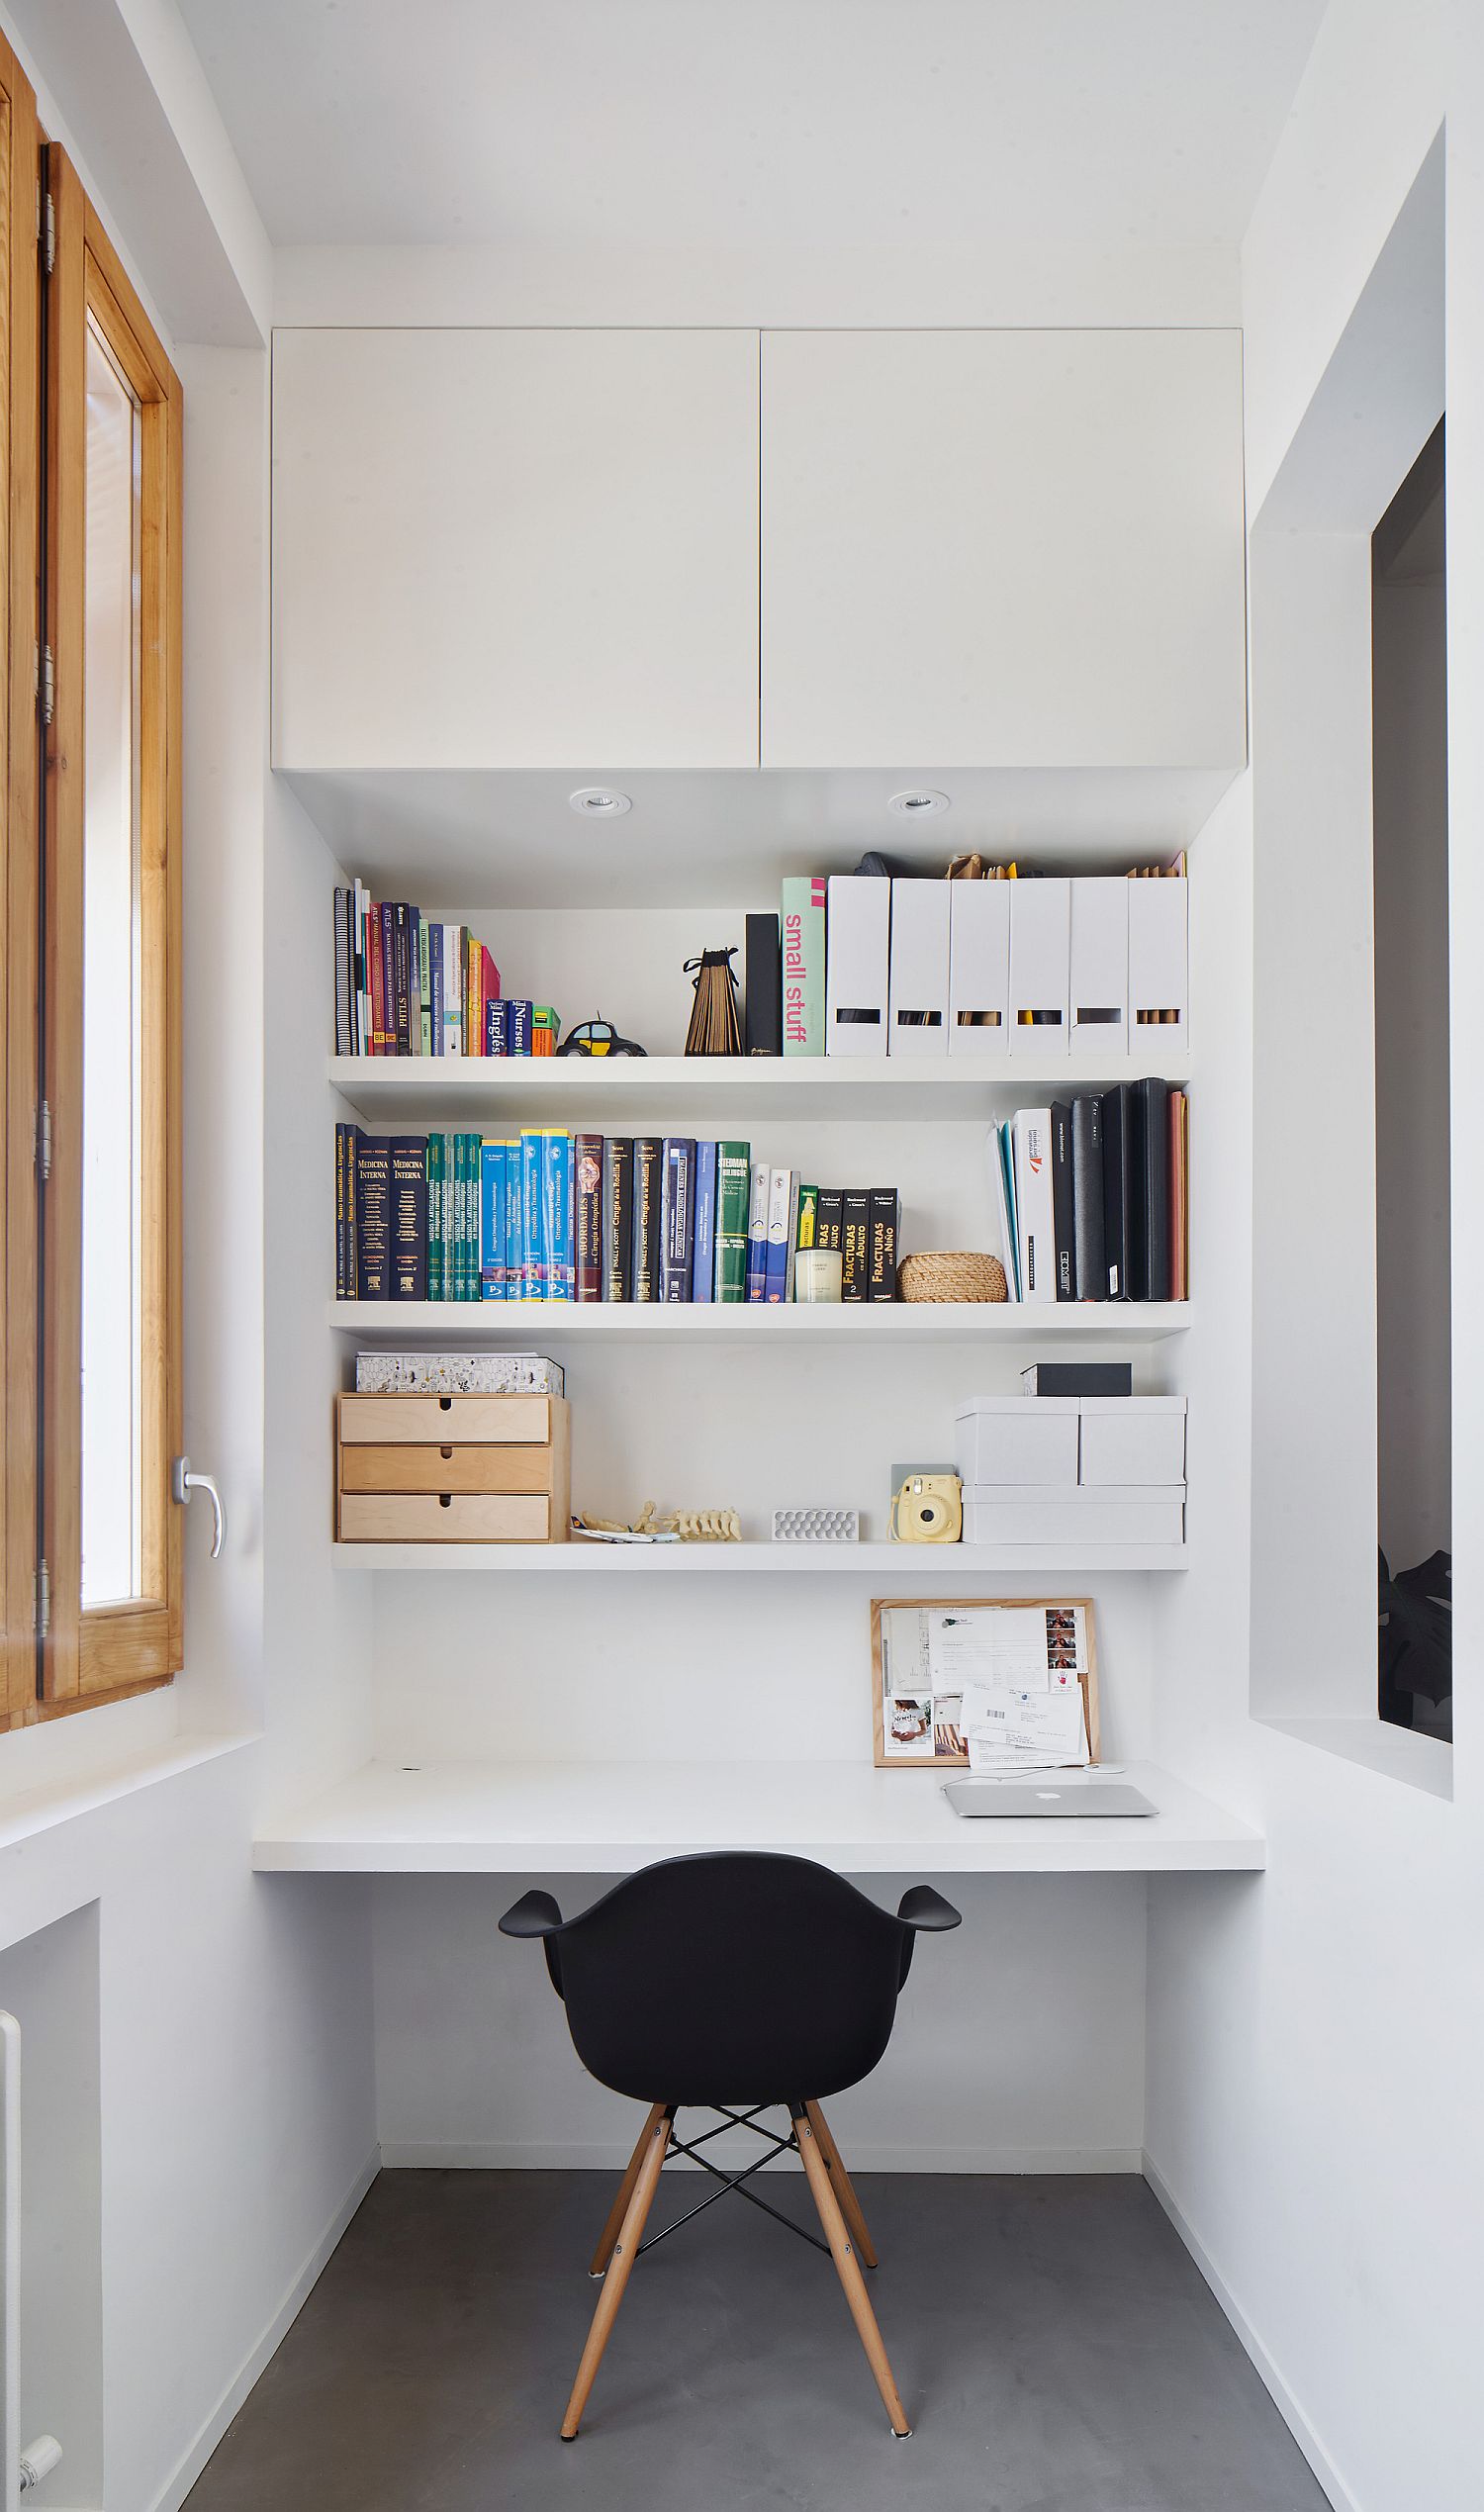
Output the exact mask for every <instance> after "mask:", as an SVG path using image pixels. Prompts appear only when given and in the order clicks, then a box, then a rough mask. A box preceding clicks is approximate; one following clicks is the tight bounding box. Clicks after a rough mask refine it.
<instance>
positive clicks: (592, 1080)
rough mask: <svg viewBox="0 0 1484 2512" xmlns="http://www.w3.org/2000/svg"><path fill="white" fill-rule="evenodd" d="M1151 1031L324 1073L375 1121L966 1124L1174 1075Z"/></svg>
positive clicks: (366, 1062) (473, 1060) (1174, 1058)
mask: <svg viewBox="0 0 1484 2512" xmlns="http://www.w3.org/2000/svg"><path fill="white" fill-rule="evenodd" d="M1160 1039H1163V1040H1165V1041H1166V1042H1169V1041H1170V1033H1169V1032H1168V1031H1162V1030H1150V1031H1147V1032H1145V1033H1143V1034H1142V1035H1141V1036H1140V1037H1138V1038H1137V1039H1136V1041H1135V1049H1134V1052H1133V1053H1132V1054H1131V1055H1128V1056H1124V1057H1115V1058H1113V1059H1112V1060H1109V1059H1107V1058H1104V1059H1103V1060H1101V1061H1100V1062H1097V1063H1092V1062H1089V1061H1088V1059H1087V1058H1086V1057H1084V1056H1076V1057H1067V1056H1060V1057H1057V1056H1012V1057H1006V1058H1005V1059H1004V1060H1003V1062H999V1063H992V1064H970V1065H966V1064H963V1063H960V1062H958V1061H956V1060H951V1059H949V1058H947V1057H945V1058H943V1059H942V1060H941V1061H938V1062H935V1063H921V1064H919V1063H916V1062H914V1061H912V1060H911V1059H904V1060H903V1061H901V1062H900V1063H893V1062H892V1060H891V1059H890V1058H889V1057H886V1056H883V1057H881V1059H880V1060H879V1061H876V1062H872V1063H867V1062H857V1061H855V1060H854V1059H852V1058H849V1057H843V1058H841V1059H840V1060H839V1061H838V1062H836V1061H832V1060H831V1059H829V1058H828V1057H824V1056H818V1057H798V1058H787V1057H782V1056H644V1057H638V1056H618V1057H607V1056H596V1057H583V1056H519V1057H514V1056H511V1057H505V1056H500V1057H485V1056H470V1057H461V1056H450V1057H444V1056H432V1057H425V1058H424V1057H421V1056H408V1057H395V1056H331V1057H330V1059H329V1078H330V1081H331V1083H332V1084H333V1086H334V1088H335V1089H336V1090H337V1091H338V1092H339V1093H340V1096H341V1097H342V1098H343V1099H344V1101H345V1102H346V1105H347V1106H348V1107H350V1108H352V1109H354V1110H355V1112H356V1113H357V1114H358V1115H359V1116H361V1117H362V1118H364V1119H365V1120H366V1121H367V1122H369V1123H371V1124H394V1125H395V1124H414V1125H432V1124H439V1123H446V1124H450V1125H463V1126H477V1125H478V1124H480V1123H481V1122H482V1121H483V1120H484V1119H487V1118H494V1117H497V1116H499V1117H510V1118H511V1119H518V1118H521V1117H523V1118H525V1119H526V1121H527V1122H531V1123H540V1122H543V1121H544V1120H545V1119H547V1118H548V1117H553V1116H554V1117H563V1116H565V1117H569V1118H574V1119H576V1120H577V1122H578V1123H580V1124H581V1123H582V1122H584V1121H586V1122H587V1123H589V1124H591V1125H592V1126H593V1128H594V1129H595V1131H599V1130H602V1128H603V1126H604V1124H607V1125H614V1124H623V1123H627V1122H629V1121H631V1120H632V1121H636V1122H637V1121H642V1120H645V1119H648V1118H651V1117H655V1118H663V1117H664V1116H665V1115H666V1113H667V1111H668V1112H675V1111H680V1112H683V1113H684V1114H685V1115H686V1116H687V1117H688V1118H689V1119H690V1120H692V1121H693V1122H694V1121H697V1120H699V1119H700V1118H702V1117H703V1118H705V1119H707V1120H708V1121H709V1122H713V1123H736V1124H744V1125H745V1124H747V1123H748V1122H750V1120H751V1119H753V1118H754V1117H759V1118H772V1119H774V1120H776V1121H777V1120H782V1121H786V1122H787V1121H791V1120H793V1119H795V1118H797V1119H809V1118H828V1119H832V1120H835V1121H841V1120H843V1121H846V1122H851V1121H861V1122H866V1123H869V1124H873V1125H881V1124H892V1123H897V1124H900V1123H913V1124H916V1123H920V1122H921V1121H922V1120H923V1119H925V1118H937V1119H939V1120H940V1121H942V1120H950V1121H957V1122H959V1123H964V1122H969V1123H973V1121H974V1119H975V1118H983V1119H985V1120H987V1119H988V1118H989V1117H991V1116H995V1115H1004V1114H1006V1113H1008V1111H1009V1110H1010V1109H1012V1108H1015V1107H1017V1106H1025V1105H1027V1104H1030V1105H1032V1106H1034V1105H1037V1104H1038V1103H1039V1102H1040V1101H1042V1100H1044V1099H1046V1098H1048V1097H1050V1096H1052V1095H1055V1096H1056V1097H1057V1098H1059V1099H1061V1098H1066V1097H1067V1096H1068V1095H1069V1094H1070V1093H1072V1092H1074V1091H1078V1090H1102V1089H1107V1088H1108V1087H1110V1085H1111V1084H1112V1083H1113V1082H1115V1081H1137V1080H1138V1078H1139V1076H1140V1074H1141V1073H1158V1074H1159V1075H1160V1077H1161V1078H1162V1079H1164V1080H1165V1081H1171V1082H1182V1081H1184V1080H1185V1079H1187V1077H1188V1074H1189V1065H1190V1059H1189V1053H1188V1049H1187V1045H1186V1042H1185V1041H1184V1040H1183V1039H1181V1040H1179V1041H1178V1044H1177V1045H1176V1044H1174V1043H1166V1044H1165V1045H1164V1046H1163V1047H1162V1048H1161V1047H1160V1045H1159V1040H1160Z"/></svg>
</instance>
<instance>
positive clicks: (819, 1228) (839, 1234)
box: [814, 1186, 845, 1254]
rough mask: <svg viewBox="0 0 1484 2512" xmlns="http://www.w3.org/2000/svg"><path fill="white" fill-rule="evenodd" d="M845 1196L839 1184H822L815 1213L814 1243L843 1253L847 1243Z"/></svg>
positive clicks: (816, 1245)
mask: <svg viewBox="0 0 1484 2512" xmlns="http://www.w3.org/2000/svg"><path fill="white" fill-rule="evenodd" d="M844 1234H845V1198H844V1196H843V1195H842V1194H841V1192H840V1189H839V1187H838V1186H821V1187H820V1189H819V1203H818V1206H817V1208H816V1210H815V1214H814V1245H815V1247H816V1248H833V1249H834V1250H835V1251H836V1253H837V1254H842V1253H843V1250H844V1245H845V1235H844Z"/></svg>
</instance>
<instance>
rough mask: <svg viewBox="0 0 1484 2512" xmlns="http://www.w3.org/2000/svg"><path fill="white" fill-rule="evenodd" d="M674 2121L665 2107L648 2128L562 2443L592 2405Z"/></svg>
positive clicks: (573, 2434)
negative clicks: (591, 2394)
mask: <svg viewBox="0 0 1484 2512" xmlns="http://www.w3.org/2000/svg"><path fill="white" fill-rule="evenodd" d="M670 2120H671V2113H670V2112H669V2111H668V2110H662V2111H661V2112H660V2115H659V2118H658V2119H657V2120H656V2122H655V2124H654V2126H653V2127H652V2128H646V2130H645V2132H644V2133H645V2143H644V2152H643V2154H642V2155H641V2156H640V2158H639V2169H638V2171H637V2173H636V2174H635V2176H634V2186H633V2188H632V2189H631V2191H630V2192H629V2200H628V2205H627V2206H626V2207H625V2209H624V2211H623V2221H622V2223H621V2224H620V2225H619V2227H618V2235H617V2239H616V2240H615V2241H614V2244H613V2249H612V2256H611V2258H610V2259H609V2262H608V2271H607V2275H606V2276H605V2277H604V2279H603V2291H602V2293H601V2294H600V2295H599V2297H598V2309H597V2310H596V2311H595V2312H594V2314H593V2326H592V2328H591V2329H590V2330H589V2331H588V2343H587V2345H586V2346H585V2347H584V2349H583V2357H582V2362H581V2363H580V2364H579V2366H578V2368H577V2378H576V2380H575V2381H574V2382H573V2384H572V2396H571V2397H570V2398H569V2399H568V2401H567V2413H566V2415H565V2416H564V2417H563V2418H562V2440H563V2442H575V2441H576V2440H577V2431H578V2427H579V2426H580V2425H581V2423H582V2420H583V2409H584V2408H585V2407H586V2406H587V2404H588V2393H589V2391H590V2390H591V2389H592V2387H593V2383H594V2381H595V2379H596V2378H597V2375H598V2368H599V2366H600V2364H601V2363H602V2362H603V2348H604V2347H605V2346H606V2345H607V2342H608V2338H609V2335H610V2334H611V2331H612V2327H613V2322H614V2321H615V2320H616V2319H617V2317H618V2305H619V2304H620V2303H621V2301H622V2300H623V2289H624V2286H625V2285H626V2284H627V2283H628V2278H629V2271H630V2269H631V2268H632V2267H633V2264H634V2260H635V2258H636V2256H637V2254H638V2249H639V2244H640V2242H641V2241H642V2240H643V2238H644V2225H645V2220H646V2218H647V2216H648V2214H649V2210H650V2207H651V2205H652V2204H653V2201H654V2193H655V2191H656V2189H657V2188H658V2187H659V2186H660V2166H661V2164H662V2163H663V2162H664V2160H665V2149H666V2147H667V2146H668V2145H669V2143H670Z"/></svg>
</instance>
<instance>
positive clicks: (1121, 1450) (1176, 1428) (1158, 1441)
mask: <svg viewBox="0 0 1484 2512" xmlns="http://www.w3.org/2000/svg"><path fill="white" fill-rule="evenodd" d="M1033 1401H1038V1402H1039V1401H1040V1399H1039V1398H1038V1399H1033ZM1078 1402H1079V1404H1080V1407H1081V1415H1082V1430H1081V1466H1080V1470H1079V1475H1078V1479H1079V1481H1081V1482H1082V1483H1083V1484H1086V1485H1090V1486H1093V1487H1096V1488H1098V1489H1102V1490H1115V1489H1118V1488H1120V1487H1122V1486H1125V1485H1129V1484H1144V1485H1152V1484H1157V1483H1164V1484H1172V1483H1177V1484H1178V1485H1179V1486H1180V1488H1181V1490H1182V1491H1183V1489H1184V1485H1185V1399H1184V1397H1183V1396H1082V1397H1080V1398H1079V1399H1078Z"/></svg>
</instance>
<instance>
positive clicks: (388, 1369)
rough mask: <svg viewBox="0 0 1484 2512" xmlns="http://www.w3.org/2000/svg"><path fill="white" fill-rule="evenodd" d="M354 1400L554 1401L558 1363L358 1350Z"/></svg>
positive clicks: (562, 1376)
mask: <svg viewBox="0 0 1484 2512" xmlns="http://www.w3.org/2000/svg"><path fill="white" fill-rule="evenodd" d="M355 1392H356V1394H357V1395H358V1396H560V1395H565V1394H566V1392H567V1382H566V1372H565V1371H564V1370H563V1368H562V1365H561V1363H560V1361H556V1360H547V1359H546V1358H545V1357H544V1355H543V1354H542V1353H540V1352H532V1351H446V1352H443V1351H358V1352H357V1353H356V1356H355Z"/></svg>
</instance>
